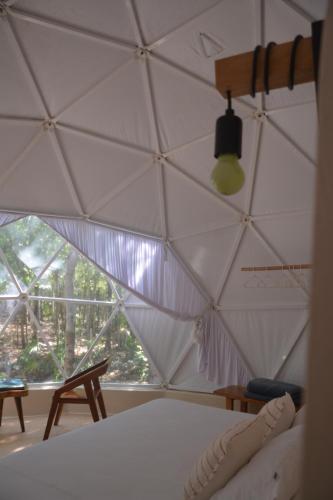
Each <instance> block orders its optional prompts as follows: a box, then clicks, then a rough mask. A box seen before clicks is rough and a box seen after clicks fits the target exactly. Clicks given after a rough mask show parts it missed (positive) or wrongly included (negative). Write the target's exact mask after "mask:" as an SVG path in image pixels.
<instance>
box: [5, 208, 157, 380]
mask: <svg viewBox="0 0 333 500" xmlns="http://www.w3.org/2000/svg"><path fill="white" fill-rule="evenodd" d="M127 295H128V292H127V291H125V290H124V289H122V288H121V287H120V286H119V284H114V283H113V282H112V281H111V280H110V279H109V278H108V277H107V276H105V275H104V274H103V273H102V272H101V271H100V270H98V269H97V268H96V267H95V266H94V265H93V264H91V263H90V262H89V261H88V260H87V259H85V258H84V257H83V256H82V255H80V254H79V253H78V252H77V251H76V250H75V249H74V248H73V247H72V246H71V245H70V244H69V243H66V242H65V241H64V240H63V239H62V238H61V237H60V236H59V235H57V234H56V233H55V232H54V231H53V230H52V229H50V228H49V227H48V226H47V225H46V224H44V223H43V222H42V221H41V220H40V219H38V218H37V217H25V218H23V219H20V220H19V221H16V222H14V223H12V224H9V225H8V226H5V227H2V228H0V377H3V376H5V377H6V376H11V377H14V376H17V377H21V378H23V379H24V380H26V381H27V382H46V381H57V380H62V379H64V378H66V377H68V376H70V375H71V374H73V373H76V372H77V371H80V370H83V369H84V368H87V367H88V366H90V365H91V364H94V363H95V362H98V361H100V360H102V359H105V358H110V369H109V372H108V373H107V375H106V376H105V378H104V381H107V382H123V383H154V382H156V378H155V375H154V373H153V371H152V369H151V367H150V364H149V362H148V359H147V356H146V354H145V351H144V349H143V348H142V346H141V344H140V342H139V340H138V338H137V336H136V332H133V330H132V328H131V327H130V325H129V321H128V317H127V314H126V307H124V303H126V297H127Z"/></svg>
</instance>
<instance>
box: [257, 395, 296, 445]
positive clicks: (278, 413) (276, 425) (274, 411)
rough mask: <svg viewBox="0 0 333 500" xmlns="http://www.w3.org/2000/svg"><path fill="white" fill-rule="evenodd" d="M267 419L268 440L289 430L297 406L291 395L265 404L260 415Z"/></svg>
mask: <svg viewBox="0 0 333 500" xmlns="http://www.w3.org/2000/svg"><path fill="white" fill-rule="evenodd" d="M258 415H261V416H263V417H264V418H265V422H266V426H267V428H266V435H265V440H266V439H272V438H274V437H275V436H277V435H278V434H280V433H281V432H283V431H286V430H287V429H289V427H290V426H291V424H292V423H293V420H294V418H295V405H294V403H293V400H292V399H291V396H290V394H288V393H286V394H285V395H284V396H282V397H281V398H275V399H272V400H271V401H269V402H268V403H266V404H265V406H263V407H262V408H261V410H260V412H259V413H258Z"/></svg>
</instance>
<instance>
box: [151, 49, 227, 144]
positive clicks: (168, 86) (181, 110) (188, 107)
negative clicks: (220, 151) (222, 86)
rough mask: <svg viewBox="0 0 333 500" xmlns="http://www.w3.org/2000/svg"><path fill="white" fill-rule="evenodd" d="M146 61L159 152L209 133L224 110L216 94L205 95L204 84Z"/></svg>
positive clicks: (154, 61) (166, 67)
mask: <svg viewBox="0 0 333 500" xmlns="http://www.w3.org/2000/svg"><path fill="white" fill-rule="evenodd" d="M150 62H151V66H150V67H151V73H152V81H153V87H154V93H155V99H156V108H157V118H158V122H159V130H160V135H161V140H162V147H163V151H168V150H169V149H172V148H175V147H177V146H179V145H181V144H184V143H186V142H189V141H191V140H194V139H197V138H199V137H202V136H204V135H207V134H209V133H210V132H212V131H213V130H214V123H215V119H216V118H218V116H219V114H221V111H222V110H224V103H223V98H222V96H221V95H220V94H219V93H218V91H217V90H215V89H214V88H212V89H211V91H210V92H207V89H206V86H205V85H203V84H202V83H200V82H197V81H195V80H193V79H191V78H190V77H189V76H187V75H182V74H179V72H177V70H175V69H173V68H172V67H171V68H170V67H169V66H166V65H165V64H163V63H161V62H159V61H158V60H156V59H154V60H153V61H150Z"/></svg>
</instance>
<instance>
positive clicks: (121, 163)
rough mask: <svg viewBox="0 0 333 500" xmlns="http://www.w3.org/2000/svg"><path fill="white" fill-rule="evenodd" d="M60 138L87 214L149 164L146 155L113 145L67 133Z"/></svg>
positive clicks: (61, 132)
mask: <svg viewBox="0 0 333 500" xmlns="http://www.w3.org/2000/svg"><path fill="white" fill-rule="evenodd" d="M59 135H60V138H61V142H62V144H63V146H64V148H65V150H66V153H67V160H68V162H69V165H70V168H71V172H72V175H73V177H74V181H75V185H76V186H77V188H78V192H79V196H80V199H81V200H82V203H83V207H84V209H85V211H86V213H89V212H90V209H93V208H94V207H96V206H98V203H99V202H100V201H101V199H104V197H105V196H107V195H108V194H109V193H110V192H112V191H114V190H115V189H117V188H118V187H119V185H122V184H123V183H124V182H125V183H126V181H127V180H128V179H129V178H130V177H131V176H132V175H133V174H135V173H137V172H138V171H139V170H140V169H142V168H143V167H144V166H145V165H146V164H147V155H145V154H140V152H136V151H133V150H129V149H126V148H122V147H120V146H117V145H116V144H112V143H110V142H106V141H99V140H98V139H94V138H89V137H86V136H85V137H83V136H82V135H80V134H76V133H75V132H73V131H70V130H68V131H67V130H65V129H61V130H60V132H59ZM92 165H94V168H91V166H92Z"/></svg>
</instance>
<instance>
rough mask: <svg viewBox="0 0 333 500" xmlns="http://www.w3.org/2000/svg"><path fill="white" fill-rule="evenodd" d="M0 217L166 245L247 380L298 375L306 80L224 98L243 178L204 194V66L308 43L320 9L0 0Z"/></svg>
mask: <svg viewBox="0 0 333 500" xmlns="http://www.w3.org/2000/svg"><path fill="white" fill-rule="evenodd" d="M0 5H1V17H0V47H1V49H0V66H1V79H0V96H1V98H0V151H1V157H0V210H1V211H3V212H11V213H18V214H35V215H42V216H43V215H49V216H61V217H69V218H75V219H83V220H89V221H92V222H98V223H101V224H104V225H105V226H107V227H111V228H123V229H126V230H128V231H132V232H135V233H138V234H142V235H148V236H153V237H154V238H159V239H162V240H163V241H166V242H167V243H168V244H169V245H170V246H171V247H172V248H173V250H174V251H175V252H176V253H177V254H178V256H179V257H180V259H181V260H182V262H183V263H184V265H185V266H186V268H187V269H188V270H189V272H190V273H191V274H192V276H193V277H194V279H195V281H196V283H198V284H199V287H200V288H201V289H203V290H205V292H206V293H207V294H208V295H209V297H210V299H211V302H212V303H214V305H215V308H216V309H217V310H218V313H219V314H220V315H221V317H222V319H223V322H224V325H225V328H226V329H227V330H228V333H229V335H230V336H231V337H232V338H233V339H234V341H235V343H236V345H237V346H238V348H239V349H240V351H241V352H242V354H243V356H244V357H245V358H246V359H247V362H248V364H249V366H251V368H252V372H253V374H256V375H265V376H272V377H274V376H278V375H279V376H280V377H284V378H287V379H288V380H295V381H300V382H302V381H303V379H302V378H303V371H302V370H303V365H304V349H305V344H306V342H305V335H304V334H305V332H306V330H307V325H308V310H307V309H308V300H309V276H308V275H302V276H300V275H298V274H297V273H293V272H289V273H281V275H280V276H279V277H278V279H277V277H276V275H275V276H272V275H271V274H269V273H266V274H265V275H263V274H261V275H257V274H255V273H252V274H249V275H246V274H245V273H244V272H242V271H241V268H242V267H244V266H272V265H282V264H296V263H310V262H311V247H312V228H311V226H312V218H313V201H314V184H315V172H316V102H315V91H314V86H313V85H310V84H307V85H301V86H298V87H296V88H295V89H294V91H293V92H290V91H288V90H281V91H273V92H271V93H270V94H269V95H268V96H264V95H262V94H260V95H258V96H257V97H256V98H255V99H252V98H250V97H246V98H242V99H236V100H234V101H233V106H234V108H235V110H236V113H237V114H238V115H239V116H241V117H242V119H243V156H242V160H241V163H242V166H243V167H244V170H245V175H246V183H245V187H244V188H243V189H242V191H241V192H240V193H238V194H237V195H234V196H231V197H223V196H221V195H219V194H218V193H216V192H215V191H214V189H213V188H212V186H211V182H210V173H211V170H212V168H213V164H214V158H213V149H214V146H213V143H214V127H215V120H216V118H217V117H218V116H219V115H221V114H223V113H224V109H225V107H226V103H225V101H224V99H223V98H222V96H221V95H220V94H219V93H218V92H217V90H216V89H215V87H214V79H215V78H214V60H215V59H217V58H221V57H227V56H230V55H233V54H236V53H239V52H246V51H250V50H252V49H253V48H254V47H255V45H257V44H258V43H261V44H262V45H266V44H267V43H268V42H269V41H271V40H274V41H276V42H285V41H289V40H292V39H293V38H294V37H295V36H296V35H297V34H302V35H304V36H309V35H310V34H311V21H312V20H316V19H322V18H324V17H325V11H326V1H324V0H323V1H316V2H311V1H310V0H294V1H291V0H269V1H266V2H264V1H261V0H253V1H244V0H237V1H234V0H219V1H217V0H182V1H180V0H168V1H163V0H126V1H125V0H111V1H110V0H98V1H95V2H91V1H89V0H57V1H52V0H47V1H45V0H16V1H12V0H11V1H7V2H0Z"/></svg>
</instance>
